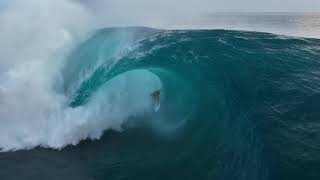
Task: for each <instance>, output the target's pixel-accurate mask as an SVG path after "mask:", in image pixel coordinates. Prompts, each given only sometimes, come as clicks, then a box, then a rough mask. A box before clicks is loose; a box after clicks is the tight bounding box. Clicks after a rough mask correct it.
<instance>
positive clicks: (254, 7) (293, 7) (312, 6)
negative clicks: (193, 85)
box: [81, 0, 320, 12]
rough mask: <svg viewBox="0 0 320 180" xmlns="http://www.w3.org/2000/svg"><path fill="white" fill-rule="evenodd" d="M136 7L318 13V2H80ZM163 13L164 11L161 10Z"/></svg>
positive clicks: (145, 0) (202, 0) (163, 0)
mask: <svg viewBox="0 0 320 180" xmlns="http://www.w3.org/2000/svg"><path fill="white" fill-rule="evenodd" d="M81 1H87V2H89V3H91V4H92V2H99V3H100V4H101V3H115V4H119V3H120V4H128V6H129V5H130V7H132V8H137V7H138V6H149V7H152V6H153V7H155V6H159V5H160V7H164V6H167V7H169V6H172V7H174V8H176V9H180V8H182V9H183V8H187V9H194V10H195V9H205V10H206V11H208V12H216V11H264V12H275V11H276V12H297V11H298V12H320V0H130V1H128V0H81ZM163 11H165V9H163Z"/></svg>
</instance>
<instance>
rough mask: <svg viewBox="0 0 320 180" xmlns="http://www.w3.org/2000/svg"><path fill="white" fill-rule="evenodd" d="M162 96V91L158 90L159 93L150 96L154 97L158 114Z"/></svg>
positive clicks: (155, 92)
mask: <svg viewBox="0 0 320 180" xmlns="http://www.w3.org/2000/svg"><path fill="white" fill-rule="evenodd" d="M160 94H161V91H160V90H157V91H154V92H153V93H151V94H150V96H151V97H152V99H153V103H154V110H155V111H156V112H157V111H158V110H159V108H160Z"/></svg>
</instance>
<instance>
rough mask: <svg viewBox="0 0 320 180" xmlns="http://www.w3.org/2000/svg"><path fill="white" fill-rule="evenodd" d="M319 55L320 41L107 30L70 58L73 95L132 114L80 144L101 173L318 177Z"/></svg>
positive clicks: (68, 85)
mask: <svg viewBox="0 0 320 180" xmlns="http://www.w3.org/2000/svg"><path fill="white" fill-rule="evenodd" d="M319 58H320V40H317V39H303V38H292V37H284V36H278V35H273V34H267V33H257V32H243V31H226V30H195V31H164V30H155V29H149V28H125V29H116V28H114V29H103V30H100V31H98V32H97V33H96V34H95V35H94V36H93V37H92V38H90V39H89V40H88V41H86V42H85V43H83V44H82V45H81V46H80V47H79V48H78V49H76V50H75V51H74V52H73V54H72V55H71V56H70V57H69V59H70V60H69V63H68V64H66V66H65V69H64V71H63V74H64V80H65V85H64V86H65V93H66V94H68V96H69V99H70V102H69V104H70V106H71V107H73V108H78V107H83V106H90V104H94V102H96V101H104V99H106V101H105V102H104V103H105V104H104V105H105V106H107V104H108V103H117V104H118V105H116V106H115V107H116V110H114V111H118V113H120V114H121V113H124V112H126V113H127V112H128V111H130V113H129V114H130V116H128V121H127V122H126V123H124V124H122V127H121V129H123V130H124V131H123V132H122V133H121V135H119V134H117V133H115V132H111V131H107V132H106V135H105V136H104V138H103V139H102V140H100V141H99V142H95V143H94V144H90V145H89V144H88V143H85V144H82V145H79V146H78V147H76V149H77V150H76V151H78V153H83V154H87V156H88V157H89V156H90V158H89V159H90V160H88V161H89V162H90V164H93V165H92V169H93V170H92V171H93V172H94V174H95V176H94V177H95V179H243V180H248V179H252V180H257V179H259V180H261V179H291V180H292V179H318V178H320V175H319V173H318V169H319V167H320V153H319V149H320V144H319V142H320V139H319V138H320V122H319V121H318V120H319V118H320V114H319V112H320V111H319V107H320V101H319V100H320V94H319V92H320V71H319V69H320V61H319ZM157 90H160V92H161V94H160V100H159V101H160V102H159V103H160V109H159V110H153V102H152V101H153V100H152V97H151V94H152V93H153V92H155V91H157ZM111 91H112V92H113V93H110V92H111ZM110 94H112V95H110ZM105 96H108V98H106V97H105ZM150 107H151V109H150ZM148 108H149V109H148ZM119 109H120V110H119ZM114 111H112V112H114ZM106 116H108V115H106ZM84 149H85V151H83V150H84ZM91 153H93V154H91ZM89 154H90V155H89Z"/></svg>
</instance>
